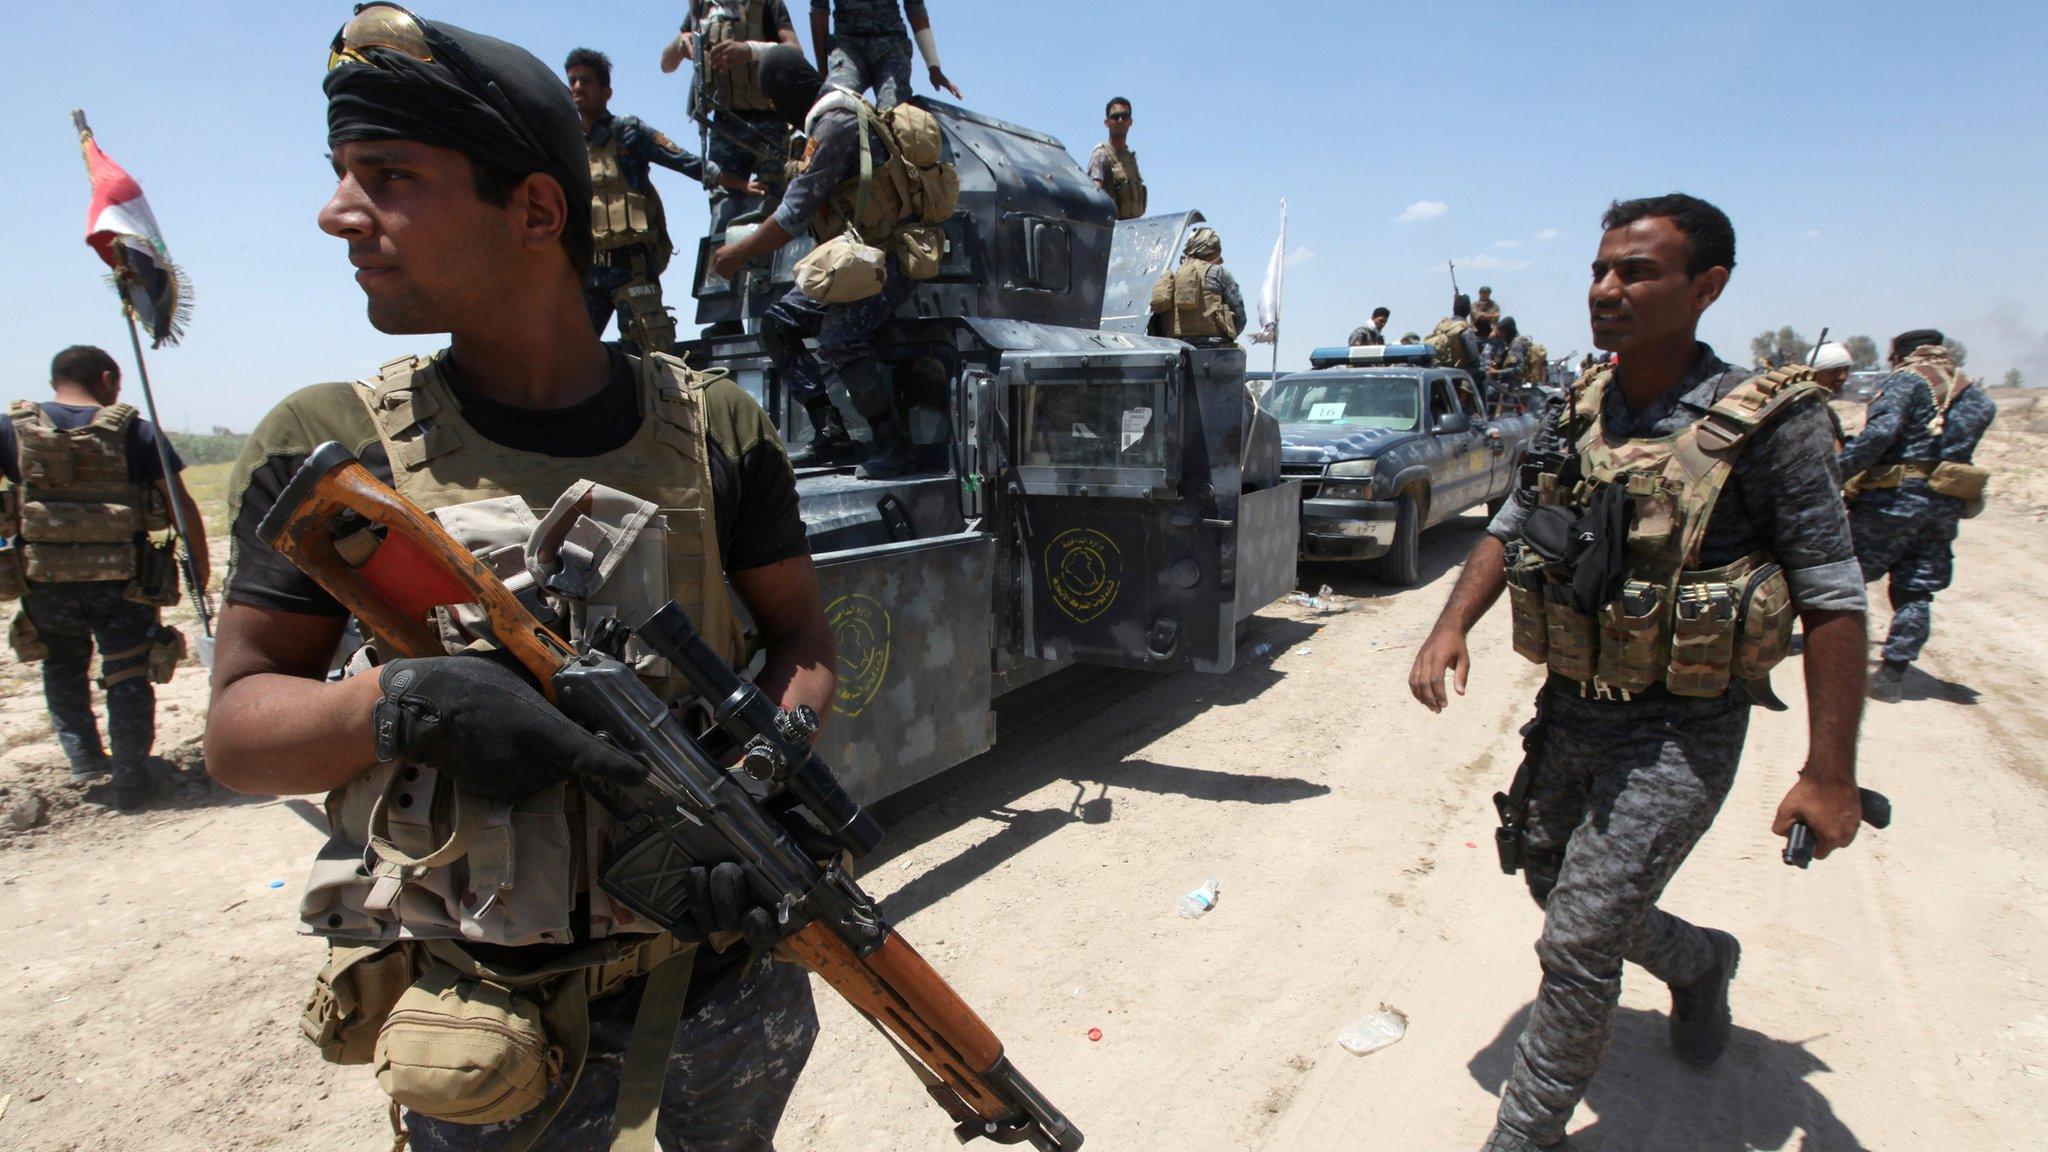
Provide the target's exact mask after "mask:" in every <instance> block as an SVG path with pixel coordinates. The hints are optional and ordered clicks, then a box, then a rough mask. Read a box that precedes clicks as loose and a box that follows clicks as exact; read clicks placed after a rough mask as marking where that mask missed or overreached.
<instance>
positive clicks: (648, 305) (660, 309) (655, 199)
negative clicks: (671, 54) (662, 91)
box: [563, 48, 762, 353]
mask: <svg viewBox="0 0 2048 1152" xmlns="http://www.w3.org/2000/svg"><path fill="white" fill-rule="evenodd" d="M563 72H564V73H565V74H566V75H567V77H568V81H569V96H570V99H571V100H573V101H574V102H575V105H576V114H577V115H578V116H579V117H581V118H582V120H583V144H584V147H585V149H586V150H587V151H588V152H589V155H590V185H591V194H592V199H591V215H590V238H591V249H592V251H591V258H590V272H589V274H588V275H586V276H585V277H584V280H583V304H584V307H585V308H586V309H588V310H589V312H590V325H591V327H593V328H595V329H597V334H598V335H600V336H602V335H604V329H605V325H606V324H607V323H608V322H609V321H610V320H611V317H612V314H613V313H614V312H616V313H617V314H618V318H619V338H620V339H621V340H630V341H632V343H633V345H634V347H636V348H638V349H639V350H640V351H641V352H642V353H648V352H667V351H668V350H669V349H671V348H673V347H674V346H675V342H676V320H675V317H674V316H672V315H670V314H669V310H668V308H667V306H666V305H664V304H663V303H662V302H661V273H662V270H663V269H665V268H667V267H668V259H669V256H670V254H671V253H673V252H674V251H675V246H674V245H673V244H672V243H670V241H669V235H668V215H667V213H666V211H664V210H663V208H662V204H661V193H660V192H658V191H656V190H655V187H654V180H653V178H652V176H651V175H650V173H649V166H650V165H654V164H659V165H661V166H662V167H663V168H667V169H668V170H670V171H672V172H680V173H682V174H683V175H685V176H688V177H689V178H690V179H692V180H702V181H706V182H708V183H712V184H716V185H719V186H721V187H724V188H725V189H727V190H728V191H733V192H739V193H743V194H751V195H759V194H760V193H761V192H762V188H761V186H760V185H759V184H751V185H750V184H748V183H746V182H745V181H743V180H741V179H740V178H739V177H737V176H726V175H724V174H722V173H721V172H720V171H719V168H718V165H716V164H711V163H707V162H706V161H703V160H700V159H698V158H697V157H696V156H695V155H693V154H691V153H690V152H689V151H688V150H687V149H685V148H683V147H682V146H681V145H679V144H677V143H676V142H675V141H673V140H671V139H669V138H668V137H666V136H664V135H662V134H661V133H660V132H657V131H655V130H654V129H652V128H649V127H648V126H647V125H646V124H644V123H642V122H641V121H640V118H639V117H637V116H614V115H612V112H611V108H610V104H611V98H612V62H611V59H610V58H609V57H607V56H606V55H605V54H604V53H602V52H594V51H592V50H590V49H588V48H578V49H576V50H575V51H574V52H571V53H569V59H568V62H567V63H566V64H564V65H563Z"/></svg>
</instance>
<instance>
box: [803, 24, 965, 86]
mask: <svg viewBox="0 0 2048 1152" xmlns="http://www.w3.org/2000/svg"><path fill="white" fill-rule="evenodd" d="M905 16H908V17H909V18H910V33H909V34H906V33H905V31H904V28H903V19H904V17H905ZM911 34H915V35H916V37H917V54H918V55H920V56H922V57H924V65H925V69H926V72H927V76H928V78H929V79H930V80H931V82H932V91H934V92H951V93H952V94H953V99H955V100H958V99H960V89H959V88H957V87H955V86H954V84H953V82H952V81H951V80H948V79H946V73H945V71H944V70H943V69H942V68H940V67H939V42H938V39H937V37H935V36H934V35H933V33H932V18H931V16H930V15H928V14H927V13H926V12H925V10H924V0H900V3H899V0H811V47H812V50H813V51H815V52H816V53H817V56H818V70H819V71H820V72H822V73H824V74H825V79H826V82H827V83H830V84H831V85H833V86H834V87H837V88H844V89H846V90H847V91H849V92H873V93H874V94H875V107H876V109H878V110H880V111H883V112H887V111H888V110H889V109H891V108H894V107H895V106H896V105H898V104H900V103H902V102H903V101H905V100H908V99H910V36H911Z"/></svg>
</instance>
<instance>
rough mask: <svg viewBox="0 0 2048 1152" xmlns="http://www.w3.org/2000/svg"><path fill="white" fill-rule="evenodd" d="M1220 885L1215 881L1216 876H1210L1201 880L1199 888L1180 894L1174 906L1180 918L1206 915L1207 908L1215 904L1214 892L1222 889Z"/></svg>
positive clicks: (1190, 918)
mask: <svg viewBox="0 0 2048 1152" xmlns="http://www.w3.org/2000/svg"><path fill="white" fill-rule="evenodd" d="M1222 887H1223V886H1222V885H1221V884H1219V883H1217V881H1216V878H1215V877H1214V876H1211V877H1209V878H1208V879H1207V880H1205V881H1203V882H1202V886H1201V887H1200V888H1197V889H1195V890H1194V891H1192V892H1188V893H1186V894H1184V895H1182V896H1181V898H1180V903H1179V904H1177V905H1175V908H1176V909H1177V910H1178V911H1179V912H1180V918H1181V919H1183V920H1197V919H1200V918H1201V917H1203V916H1206V915H1208V914H1209V909H1211V908H1214V907H1215V906H1216V894H1217V893H1218V892H1219V891H1221V890H1222Z"/></svg>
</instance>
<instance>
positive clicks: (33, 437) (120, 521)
mask: <svg viewBox="0 0 2048 1152" xmlns="http://www.w3.org/2000/svg"><path fill="white" fill-rule="evenodd" d="M7 418H8V419H9V420H11V421H13V422H14V436H15V442H16V443H17V444H18V445H20V449H21V460H20V471H19V475H20V476H21V484H20V487H19V488H18V489H17V490H16V491H15V492H14V493H13V502H14V505H15V507H16V508H17V509H18V514H19V516H20V538H21V563H22V572H23V574H24V575H26V576H27V577H28V578H29V579H30V580H36V581H40V582H42V583H47V584H75V583H80V582H83V581H87V580H132V579H134V578H135V572H136V563H137V559H138V557H139V556H140V555H141V551H142V546H143V543H144V541H145V535H144V534H145V533H148V532H156V531H161V530H163V529H165V528H168V527H170V520H169V516H168V513H167V510H166V509H165V508H164V507H163V503H162V501H160V500H158V499H157V497H156V492H155V490H154V489H153V488H150V487H149V486H147V485H142V484H137V483H135V482H134V481H133V480H132V479H130V478H129V474H128V428H129V425H131V424H133V423H134V422H135V408H134V406H133V405H129V404H114V405H110V406H108V407H105V408H102V409H100V410H99V411H98V412H96V413H94V414H93V418H92V420H91V421H90V422H88V423H87V424H85V425H84V426H83V427H80V428H73V429H70V430H68V431H67V430H63V429H60V428H58V427H57V426H56V425H55V424H54V423H52V422H51V420H50V417H49V415H48V414H47V413H45V412H44V411H43V409H42V405H40V404H37V403H36V402H35V401H33V400H16V401H15V402H14V404H13V406H11V407H10V408H9V409H8V411H7Z"/></svg>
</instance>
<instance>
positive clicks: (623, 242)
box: [586, 117, 676, 351]
mask: <svg viewBox="0 0 2048 1152" xmlns="http://www.w3.org/2000/svg"><path fill="white" fill-rule="evenodd" d="M619 131H620V121H619V119H618V118H617V117H614V118H613V119H612V121H611V124H610V126H609V128H608V130H607V131H606V133H605V138H604V143H602V144H587V145H586V147H587V148H588V151H589V153H590V239H591V251H592V254H593V256H594V258H595V259H597V260H598V261H600V262H603V263H608V264H612V265H614V266H616V265H617V263H618V262H619V261H620V260H623V261H624V262H625V266H626V268H627V270H628V271H629V272H631V274H632V278H631V279H630V280H628V281H627V282H626V283H625V284H623V285H621V286H620V287H619V288H618V289H617V290H616V291H614V292H613V293H612V304H613V306H614V307H615V308H618V309H621V310H623V311H624V312H625V313H626V315H627V316H628V317H630V318H631V320H630V325H631V328H632V330H631V331H621V332H620V333H619V335H621V336H624V337H627V338H630V339H631V340H632V341H633V344H634V346H635V347H637V348H639V349H641V350H642V351H660V350H664V349H668V348H671V347H674V345H675V342H676V321H675V317H674V316H672V315H670V314H669V311H668V309H667V308H666V307H664V306H663V305H662V302H661V273H662V271H663V270H664V269H666V268H667V267H668V261H669V256H670V254H671V253H672V252H673V251H674V246H673V245H672V244H671V243H670V242H669V237H668V219H667V215H666V210H665V209H664V208H663V207H662V204H661V194H660V193H658V192H656V191H655V190H654V186H653V185H652V184H649V185H648V186H647V187H646V188H645V189H641V188H635V187H634V186H633V183H632V181H630V180H628V179H627V178H626V170H625V167H624V165H622V164H621V163H620V161H619Z"/></svg>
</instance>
